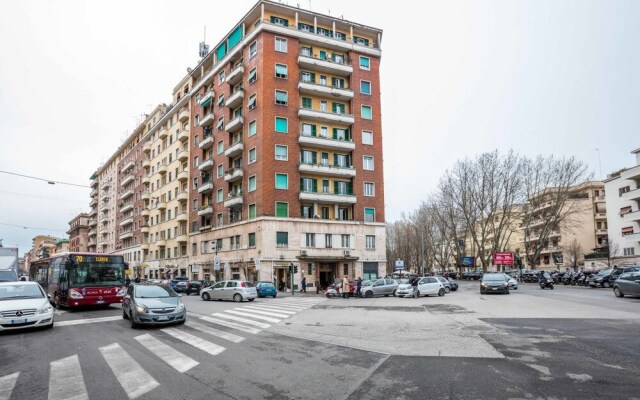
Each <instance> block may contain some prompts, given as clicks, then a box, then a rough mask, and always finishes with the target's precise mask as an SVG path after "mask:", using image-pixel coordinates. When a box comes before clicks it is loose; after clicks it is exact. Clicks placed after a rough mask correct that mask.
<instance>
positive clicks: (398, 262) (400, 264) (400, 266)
mask: <svg viewBox="0 0 640 400" xmlns="http://www.w3.org/2000/svg"><path fill="white" fill-rule="evenodd" d="M396 269H397V270H403V269H404V261H402V260H400V259H398V260H396Z"/></svg>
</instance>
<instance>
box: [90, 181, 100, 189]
mask: <svg viewBox="0 0 640 400" xmlns="http://www.w3.org/2000/svg"><path fill="white" fill-rule="evenodd" d="M98 184H99V182H98V180H97V179H93V180H92V181H91V188H92V189H97V188H98Z"/></svg>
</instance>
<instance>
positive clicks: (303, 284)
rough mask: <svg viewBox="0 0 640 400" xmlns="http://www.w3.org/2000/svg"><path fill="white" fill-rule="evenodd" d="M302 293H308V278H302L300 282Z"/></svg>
mask: <svg viewBox="0 0 640 400" xmlns="http://www.w3.org/2000/svg"><path fill="white" fill-rule="evenodd" d="M300 286H301V288H300V293H307V278H306V277H304V276H303V277H302V280H301V281H300Z"/></svg>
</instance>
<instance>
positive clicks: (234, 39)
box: [229, 25, 242, 50]
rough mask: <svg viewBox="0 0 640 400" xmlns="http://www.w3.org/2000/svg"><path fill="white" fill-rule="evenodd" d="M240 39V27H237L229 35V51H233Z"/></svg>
mask: <svg viewBox="0 0 640 400" xmlns="http://www.w3.org/2000/svg"><path fill="white" fill-rule="evenodd" d="M241 39H242V25H240V26H238V27H237V28H236V29H235V30H234V31H233V32H232V33H231V35H229V50H231V49H233V48H234V47H235V46H236V45H237V44H238V43H239V42H240V40H241Z"/></svg>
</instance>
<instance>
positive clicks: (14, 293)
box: [0, 285, 44, 301]
mask: <svg viewBox="0 0 640 400" xmlns="http://www.w3.org/2000/svg"><path fill="white" fill-rule="evenodd" d="M41 298H44V293H43V292H42V290H41V289H40V286H38V285H2V286H0V301H2V300H12V299H41Z"/></svg>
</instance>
